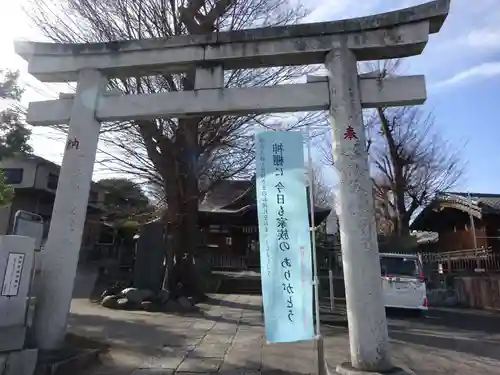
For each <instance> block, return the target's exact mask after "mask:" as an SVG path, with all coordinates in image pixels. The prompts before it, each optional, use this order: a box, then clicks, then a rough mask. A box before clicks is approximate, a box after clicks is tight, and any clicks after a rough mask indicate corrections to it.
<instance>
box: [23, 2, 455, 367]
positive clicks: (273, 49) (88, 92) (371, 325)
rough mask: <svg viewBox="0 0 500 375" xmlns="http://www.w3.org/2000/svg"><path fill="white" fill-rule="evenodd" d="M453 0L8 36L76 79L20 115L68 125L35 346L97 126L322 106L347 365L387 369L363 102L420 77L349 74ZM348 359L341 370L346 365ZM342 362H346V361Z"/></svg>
mask: <svg viewBox="0 0 500 375" xmlns="http://www.w3.org/2000/svg"><path fill="white" fill-rule="evenodd" d="M449 6H450V0H437V1H433V2H430V3H427V4H423V5H420V6H416V7H412V8H408V9H403V10H399V11H394V12H389V13H384V14H379V15H373V16H369V17H362V18H355V19H349V20H342V21H335V22H324V23H313V24H302V25H294V26H284V27H274V28H261V29H249V30H242V31H237V32H220V33H212V34H208V35H187V36H176V37H172V38H169V39H147V40H134V41H116V42H108V43H95V44H54V43H32V42H17V43H16V45H15V49H16V52H17V53H18V54H19V55H21V56H22V57H23V58H24V59H26V60H27V61H28V62H29V65H28V71H29V73H31V74H32V75H33V76H35V77H36V78H38V79H39V80H41V81H43V82H78V85H77V89H76V94H75V95H67V94H66V95H61V97H60V99H59V100H49V101H43V102H33V103H31V104H30V106H29V109H28V122H29V123H30V124H32V125H35V126H43V125H55V124H69V134H68V142H67V144H66V150H65V152H64V158H63V163H62V168H61V174H60V178H59V185H58V188H57V195H56V199H55V204H54V211H53V215H52V221H51V225H50V232H49V238H48V241H47V244H46V249H45V255H44V270H43V274H42V286H43V290H44V291H43V294H42V295H41V296H40V300H39V301H38V304H39V306H38V311H37V315H36V332H37V338H38V342H39V345H40V347H41V348H46V349H50V348H55V347H57V346H58V345H60V344H61V342H62V339H63V337H64V334H65V330H66V324H67V316H68V311H69V306H70V301H71V294H72V289H73V281H74V276H75V272H76V267H77V261H78V253H79V251H80V245H81V236H82V231H83V226H84V220H85V213H86V208H87V201H88V195H89V186H90V182H91V177H92V172H93V165H94V161H95V157H96V150H97V143H98V138H99V129H100V123H101V122H106V121H122V120H123V121H125V120H138V119H145V118H147V119H152V118H159V117H184V116H215V115H242V114H247V113H274V112H292V111H317V110H329V112H330V114H331V117H332V128H333V137H334V146H333V156H334V160H335V163H336V166H337V168H338V171H339V175H340V180H341V185H340V192H339V211H340V212H339V218H340V232H341V240H342V257H343V264H344V277H345V286H346V300H347V311H348V319H349V340H350V349H351V361H352V366H353V368H354V369H357V370H366V371H382V370H387V369H389V368H391V361H390V354H389V347H388V334H387V324H386V318H385V311H384V303H383V298H382V289H381V283H380V263H379V257H378V247H377V236H376V230H375V219H374V210H373V198H372V182H371V180H370V175H369V169H368V155H367V152H366V148H365V142H366V139H365V135H364V128H363V119H362V108H374V107H381V106H403V105H414V104H421V103H423V102H424V101H425V99H426V90H425V79H424V77H423V76H405V77H393V78H381V77H380V76H374V75H364V76H358V74H357V66H356V63H357V61H366V60H377V59H389V58H400V57H407V56H412V55H417V54H420V53H421V52H422V51H423V49H424V47H425V45H426V44H427V42H428V39H429V34H432V33H437V32H438V31H439V30H440V28H441V26H442V24H443V22H444V20H445V19H446V17H447V14H448V10H449ZM320 63H321V64H325V66H326V68H327V69H328V71H329V74H328V76H327V77H322V78H316V79H309V80H308V82H307V83H304V84H293V85H278V86H269V87H253V88H224V82H223V81H224V80H223V74H224V70H232V69H252V68H258V67H273V66H285V65H305V64H320ZM187 71H195V72H196V74H195V89H194V90H193V91H184V92H168V93H158V94H151V95H121V94H118V95H117V94H116V93H115V92H107V91H105V90H106V84H107V82H108V80H109V79H112V78H115V77H135V76H138V75H148V76H151V75H154V74H162V73H165V72H177V73H179V72H187ZM349 366H350V365H346V366H345V369H349V368H350V367H349ZM346 371H347V370H346Z"/></svg>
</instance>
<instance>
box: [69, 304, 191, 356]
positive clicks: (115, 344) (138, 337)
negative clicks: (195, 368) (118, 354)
mask: <svg viewBox="0 0 500 375" xmlns="http://www.w3.org/2000/svg"><path fill="white" fill-rule="evenodd" d="M141 323H142V324H141ZM69 327H70V331H71V332H72V333H75V334H78V335H80V336H84V337H88V338H91V339H95V340H97V341H101V342H103V343H105V344H109V345H111V347H112V348H113V349H118V350H123V351H125V352H127V353H131V355H133V353H137V354H142V355H151V354H152V353H153V352H154V351H155V350H157V349H161V348H162V347H163V345H165V344H168V345H173V344H175V345H176V346H183V345H190V342H189V337H187V335H185V334H183V332H182V330H176V331H175V332H173V331H172V330H169V329H168V325H167V324H161V323H157V324H152V323H151V322H148V323H147V324H144V323H143V321H141V320H140V319H131V318H125V317H116V318H114V317H109V316H103V315H82V314H71V315H70V318H69ZM185 331H187V328H186V329H185Z"/></svg>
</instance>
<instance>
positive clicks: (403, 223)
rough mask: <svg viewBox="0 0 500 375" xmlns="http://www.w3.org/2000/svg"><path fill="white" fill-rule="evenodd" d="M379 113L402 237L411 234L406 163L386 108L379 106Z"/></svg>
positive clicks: (399, 230)
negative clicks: (407, 212) (389, 162)
mask: <svg viewBox="0 0 500 375" xmlns="http://www.w3.org/2000/svg"><path fill="white" fill-rule="evenodd" d="M377 111H378V114H379V117H380V123H381V127H382V129H381V130H382V133H383V134H384V136H385V138H386V140H387V146H388V148H389V155H390V158H391V164H392V171H393V173H394V185H395V186H394V187H393V192H394V195H395V198H396V213H397V220H398V223H397V224H398V225H397V228H395V229H397V231H396V233H397V234H398V236H400V237H406V236H409V235H410V226H409V220H405V218H406V211H407V210H406V203H405V191H406V180H405V178H404V171H403V168H404V165H403V160H401V158H400V157H399V154H398V150H397V147H396V142H395V141H394V137H393V134H392V132H391V129H390V126H389V120H388V119H387V117H386V116H385V113H384V110H383V109H381V108H379V109H378V110H377Z"/></svg>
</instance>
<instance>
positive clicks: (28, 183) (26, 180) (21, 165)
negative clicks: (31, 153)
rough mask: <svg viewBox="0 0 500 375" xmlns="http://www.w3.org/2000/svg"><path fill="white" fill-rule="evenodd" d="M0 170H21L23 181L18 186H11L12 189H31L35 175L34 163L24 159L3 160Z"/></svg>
mask: <svg viewBox="0 0 500 375" xmlns="http://www.w3.org/2000/svg"><path fill="white" fill-rule="evenodd" d="M0 168H1V169H22V170H23V179H22V181H21V183H19V184H12V187H13V188H14V189H19V188H30V187H33V184H34V182H35V175H36V163H34V162H33V161H31V160H24V159H5V160H2V162H1V163H0Z"/></svg>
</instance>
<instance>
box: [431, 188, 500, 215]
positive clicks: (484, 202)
mask: <svg viewBox="0 0 500 375" xmlns="http://www.w3.org/2000/svg"><path fill="white" fill-rule="evenodd" d="M469 194H470V199H471V200H472V204H473V205H474V206H476V207H477V208H478V209H479V210H480V211H481V213H482V214H496V215H500V194H485V193H462V192H450V191H447V192H443V193H441V195H444V196H447V197H452V196H458V197H461V198H464V199H465V200H468V199H469Z"/></svg>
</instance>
